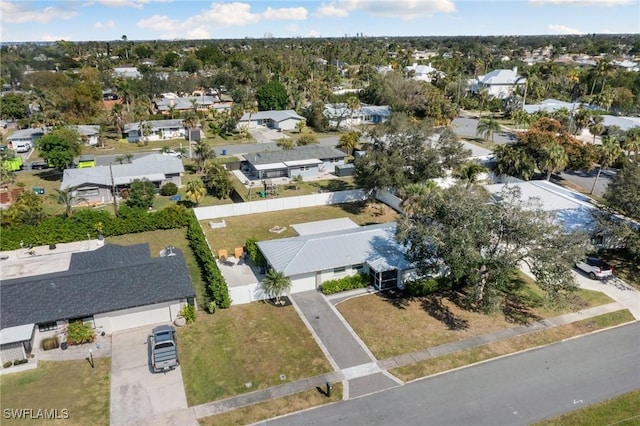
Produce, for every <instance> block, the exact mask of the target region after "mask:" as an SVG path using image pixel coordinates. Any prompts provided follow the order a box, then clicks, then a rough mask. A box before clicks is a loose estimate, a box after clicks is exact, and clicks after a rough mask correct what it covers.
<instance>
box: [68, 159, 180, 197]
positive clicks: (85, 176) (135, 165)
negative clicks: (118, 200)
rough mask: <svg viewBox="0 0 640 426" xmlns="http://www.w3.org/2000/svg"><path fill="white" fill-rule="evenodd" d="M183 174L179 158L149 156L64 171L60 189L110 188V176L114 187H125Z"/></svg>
mask: <svg viewBox="0 0 640 426" xmlns="http://www.w3.org/2000/svg"><path fill="white" fill-rule="evenodd" d="M181 173H184V165H183V164H182V160H180V159H179V158H175V157H172V156H170V155H162V154H149V155H145V156H144V157H140V158H136V159H134V160H132V161H131V163H127V164H113V165H111V166H98V167H88V168H85V169H65V170H64V173H63V175H62V184H61V185H60V188H61V189H63V190H64V189H66V188H77V187H79V186H82V185H91V184H93V185H99V186H111V184H112V182H111V176H112V174H113V183H115V184H116V185H127V184H130V183H131V182H133V181H134V180H136V179H140V180H142V179H148V180H150V181H152V182H153V181H160V180H163V179H165V177H166V175H176V174H181Z"/></svg>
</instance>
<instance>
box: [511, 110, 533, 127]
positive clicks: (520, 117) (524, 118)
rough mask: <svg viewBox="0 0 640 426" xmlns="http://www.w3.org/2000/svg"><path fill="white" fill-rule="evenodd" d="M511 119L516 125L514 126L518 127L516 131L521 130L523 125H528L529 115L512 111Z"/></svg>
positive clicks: (519, 111) (524, 112) (521, 111)
mask: <svg viewBox="0 0 640 426" xmlns="http://www.w3.org/2000/svg"><path fill="white" fill-rule="evenodd" d="M511 118H512V119H513V121H514V122H515V123H516V126H518V129H521V128H523V127H524V125H525V124H528V123H529V120H530V118H529V113H528V112H526V111H523V110H521V109H519V110H516V111H513V113H512V114H511Z"/></svg>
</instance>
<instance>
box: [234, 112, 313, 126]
mask: <svg viewBox="0 0 640 426" xmlns="http://www.w3.org/2000/svg"><path fill="white" fill-rule="evenodd" d="M249 117H251V121H257V120H272V121H275V122H277V123H279V122H281V121H285V120H289V119H295V120H306V119H305V118H304V117H301V116H300V115H298V113H297V112H295V111H294V110H292V109H287V110H282V111H258V112H254V113H253V114H249V113H248V112H246V113H244V114H243V115H242V118H240V122H243V121H249Z"/></svg>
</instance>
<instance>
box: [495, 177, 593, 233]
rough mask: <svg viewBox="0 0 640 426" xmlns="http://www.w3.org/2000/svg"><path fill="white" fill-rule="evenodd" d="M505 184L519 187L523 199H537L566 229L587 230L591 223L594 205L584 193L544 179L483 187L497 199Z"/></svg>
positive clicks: (542, 207)
mask: <svg viewBox="0 0 640 426" xmlns="http://www.w3.org/2000/svg"><path fill="white" fill-rule="evenodd" d="M505 186H511V187H519V188H520V191H521V194H522V199H523V200H529V199H531V198H536V199H538V200H539V201H540V208H541V209H542V210H544V211H548V212H553V213H554V214H555V219H556V221H557V222H558V223H559V224H561V225H562V226H563V227H564V229H565V230H567V231H573V230H583V231H588V230H590V229H591V227H592V225H593V217H592V215H591V210H592V209H594V208H595V206H594V205H593V204H591V202H590V201H591V200H590V198H589V197H587V196H585V195H582V194H580V193H578V192H575V191H571V190H569V189H566V188H563V187H561V186H559V185H556V184H554V183H551V182H548V181H546V180H536V181H529V182H516V183H498V184H493V185H485V188H487V190H488V191H489V192H490V193H491V194H492V195H493V196H494V197H495V198H496V199H498V200H499V195H500V192H501V191H502V189H503V188H504V187H505Z"/></svg>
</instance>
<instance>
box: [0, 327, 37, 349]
mask: <svg viewBox="0 0 640 426" xmlns="http://www.w3.org/2000/svg"><path fill="white" fill-rule="evenodd" d="M33 327H34V324H24V325H17V326H15V327H8V328H4V329H2V330H0V345H4V344H7V343H15V342H24V341H25V340H31V335H32V334H33Z"/></svg>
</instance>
